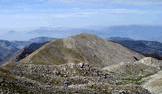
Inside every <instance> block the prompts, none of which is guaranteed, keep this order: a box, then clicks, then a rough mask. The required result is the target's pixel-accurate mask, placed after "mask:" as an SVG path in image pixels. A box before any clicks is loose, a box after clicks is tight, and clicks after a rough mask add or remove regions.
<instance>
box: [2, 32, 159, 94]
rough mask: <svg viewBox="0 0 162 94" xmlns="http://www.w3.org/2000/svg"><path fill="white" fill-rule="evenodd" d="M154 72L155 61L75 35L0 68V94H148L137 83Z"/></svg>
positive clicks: (100, 41) (108, 42)
mask: <svg viewBox="0 0 162 94" xmlns="http://www.w3.org/2000/svg"><path fill="white" fill-rule="evenodd" d="M160 70H161V61H159V60H156V59H153V58H144V56H143V55H141V54H138V53H136V52H133V51H131V50H129V49H127V48H125V47H123V46H121V45H119V44H116V43H113V42H110V41H107V40H103V39H101V38H98V37H96V36H93V35H88V34H80V35H78V36H73V37H70V38H67V39H61V40H56V41H51V42H50V43H47V44H45V45H44V46H43V47H41V48H40V49H38V50H36V51H35V52H33V53H32V54H30V55H29V56H27V57H26V58H24V59H22V60H20V61H19V62H16V63H9V64H7V65H5V66H3V67H2V68H0V92H1V93H8V94H13V93H15V94H17V93H18V94H38V93H41V94H76V93H77V94H151V93H150V91H149V90H150V89H149V88H147V89H148V90H147V89H145V87H144V86H143V83H144V82H146V81H148V80H146V79H145V78H147V77H150V76H151V75H154V74H156V73H158V72H159V71H160ZM159 94H160V93H159Z"/></svg>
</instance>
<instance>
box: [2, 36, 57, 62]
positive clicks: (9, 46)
mask: <svg viewBox="0 0 162 94" xmlns="http://www.w3.org/2000/svg"><path fill="white" fill-rule="evenodd" d="M50 40H54V38H48V37H37V38H33V39H31V40H29V41H6V40H0V64H2V63H4V62H5V61H7V60H8V59H10V58H11V57H13V56H16V54H17V53H18V52H19V51H20V50H22V49H26V47H30V48H33V49H36V48H38V47H37V46H41V44H42V45H43V44H44V43H46V42H48V41H50ZM31 46H32V47H31ZM35 46H36V48H35Z"/></svg>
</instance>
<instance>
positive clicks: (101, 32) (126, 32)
mask: <svg viewBox="0 0 162 94" xmlns="http://www.w3.org/2000/svg"><path fill="white" fill-rule="evenodd" d="M29 33H30V34H34V35H35V36H43V35H44V36H49V37H59V38H63V37H68V36H71V35H76V34H79V33H90V34H95V35H98V36H100V37H102V38H108V37H129V38H132V39H137V40H149V41H159V42H162V26H147V25H146V26H140V25H128V26H124V25H123V26H110V27H93V26H92V27H87V28H84V29H83V28H50V27H44V28H43V27H42V28H39V29H36V30H33V31H30V32H29Z"/></svg>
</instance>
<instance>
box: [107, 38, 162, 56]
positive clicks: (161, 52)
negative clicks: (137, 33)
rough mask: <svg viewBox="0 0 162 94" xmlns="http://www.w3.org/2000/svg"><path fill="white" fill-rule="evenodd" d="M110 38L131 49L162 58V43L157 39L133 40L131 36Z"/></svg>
mask: <svg viewBox="0 0 162 94" xmlns="http://www.w3.org/2000/svg"><path fill="white" fill-rule="evenodd" d="M109 40H111V41H113V42H116V43H119V44H121V45H123V46H125V47H127V48H129V49H131V50H134V51H136V52H139V53H142V54H144V55H145V56H151V57H155V58H158V59H162V43H160V42H156V41H144V40H133V39H130V38H121V37H113V38H110V39H109Z"/></svg>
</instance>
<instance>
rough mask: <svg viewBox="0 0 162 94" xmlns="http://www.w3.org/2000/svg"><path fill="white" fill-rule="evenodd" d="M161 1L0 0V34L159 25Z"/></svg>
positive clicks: (160, 22) (161, 16) (160, 23)
mask: <svg viewBox="0 0 162 94" xmlns="http://www.w3.org/2000/svg"><path fill="white" fill-rule="evenodd" d="M161 10H162V0H0V33H2V32H4V31H7V30H16V31H17V30H18V31H28V30H32V29H36V28H39V27H88V26H111V25H131V24H136V25H141V24H142V25H162V21H161V18H162V12H161Z"/></svg>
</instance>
